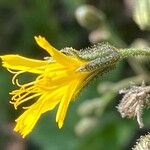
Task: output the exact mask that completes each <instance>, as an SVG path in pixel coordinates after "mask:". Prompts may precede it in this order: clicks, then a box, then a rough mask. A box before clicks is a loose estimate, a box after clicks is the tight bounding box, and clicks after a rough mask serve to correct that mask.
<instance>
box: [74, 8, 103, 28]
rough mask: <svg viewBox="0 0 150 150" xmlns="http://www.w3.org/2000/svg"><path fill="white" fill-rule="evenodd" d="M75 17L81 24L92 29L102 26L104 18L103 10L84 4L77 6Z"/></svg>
mask: <svg viewBox="0 0 150 150" xmlns="http://www.w3.org/2000/svg"><path fill="white" fill-rule="evenodd" d="M75 17H76V19H77V21H78V23H79V24H80V25H81V26H83V27H85V28H87V29H90V30H93V29H96V28H98V27H100V26H101V25H102V24H103V20H104V14H103V12H101V11H100V10H98V9H97V8H95V7H94V6H91V5H83V6H80V7H79V8H77V10H76V12H75Z"/></svg>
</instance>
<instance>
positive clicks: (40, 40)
mask: <svg viewBox="0 0 150 150" xmlns="http://www.w3.org/2000/svg"><path fill="white" fill-rule="evenodd" d="M34 38H35V40H36V42H37V44H38V45H39V46H40V47H41V48H43V49H45V50H46V51H47V52H48V53H49V54H50V55H51V56H52V57H53V58H54V59H55V60H56V61H57V62H58V63H60V64H62V65H69V66H70V65H79V64H82V62H81V61H79V60H77V59H74V58H71V57H69V56H66V55H65V54H63V53H61V52H60V51H59V50H57V49H55V48H54V47H53V46H52V45H50V44H49V43H48V41H47V40H46V39H45V38H44V37H41V36H38V37H37V36H35V37H34Z"/></svg>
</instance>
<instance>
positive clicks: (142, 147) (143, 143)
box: [132, 134, 150, 150]
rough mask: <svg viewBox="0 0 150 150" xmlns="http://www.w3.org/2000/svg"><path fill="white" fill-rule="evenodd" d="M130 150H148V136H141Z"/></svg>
mask: <svg viewBox="0 0 150 150" xmlns="http://www.w3.org/2000/svg"><path fill="white" fill-rule="evenodd" d="M132 150H150V134H147V135H145V136H141V137H140V139H138V141H137V142H136V145H135V146H134V148H132Z"/></svg>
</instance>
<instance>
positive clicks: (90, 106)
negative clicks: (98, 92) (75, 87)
mask: <svg viewBox="0 0 150 150" xmlns="http://www.w3.org/2000/svg"><path fill="white" fill-rule="evenodd" d="M101 105H102V102H101V101H100V99H99V98H95V99H92V100H86V101H84V102H83V103H81V105H80V106H79V108H78V110H77V112H78V114H79V115H80V116H88V115H91V114H93V113H95V111H96V110H97V109H98V108H100V107H101Z"/></svg>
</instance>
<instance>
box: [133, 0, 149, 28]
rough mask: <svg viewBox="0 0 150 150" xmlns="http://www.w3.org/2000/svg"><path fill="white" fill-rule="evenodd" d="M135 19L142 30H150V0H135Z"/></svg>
mask: <svg viewBox="0 0 150 150" xmlns="http://www.w3.org/2000/svg"><path fill="white" fill-rule="evenodd" d="M134 1H135V5H134V10H133V19H134V21H135V22H136V23H137V24H138V25H139V27H140V28H141V29H142V30H145V29H147V30H150V9H149V8H150V0H134Z"/></svg>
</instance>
